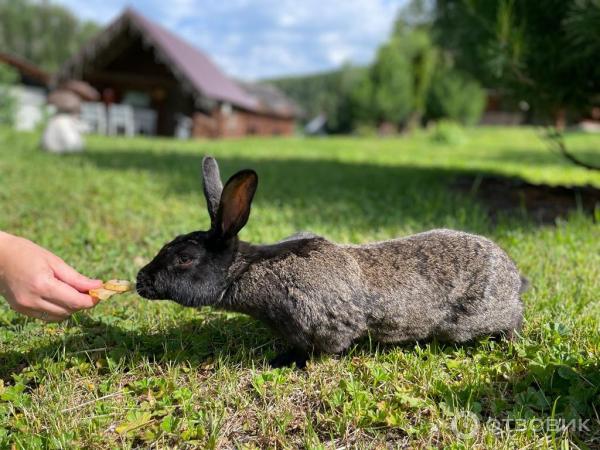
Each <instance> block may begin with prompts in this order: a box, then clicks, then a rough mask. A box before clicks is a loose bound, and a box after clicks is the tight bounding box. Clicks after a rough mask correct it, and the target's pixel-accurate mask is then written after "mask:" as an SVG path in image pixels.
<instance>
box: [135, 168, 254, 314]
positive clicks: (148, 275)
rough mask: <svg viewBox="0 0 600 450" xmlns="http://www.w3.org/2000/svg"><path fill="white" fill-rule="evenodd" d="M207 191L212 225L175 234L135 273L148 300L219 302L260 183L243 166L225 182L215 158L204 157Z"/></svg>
mask: <svg viewBox="0 0 600 450" xmlns="http://www.w3.org/2000/svg"><path fill="white" fill-rule="evenodd" d="M202 173H203V180H204V196H205V197H206V205H207V207H208V214H209V215H210V223H211V227H210V230H208V231H194V232H192V233H189V234H185V235H181V236H178V237H176V238H175V239H174V240H173V241H171V242H169V243H168V244H166V245H165V246H164V247H163V248H162V249H161V250H160V251H159V252H158V254H157V255H156V256H155V257H154V259H153V260H152V261H151V262H150V263H149V264H148V265H146V266H145V267H143V268H142V269H141V270H140V271H139V273H138V275H137V291H138V294H139V295H141V296H142V297H145V298H148V299H169V300H174V301H176V302H177V303H180V304H182V305H185V306H201V305H207V304H212V303H214V302H216V301H218V299H219V296H220V295H222V293H223V292H224V290H225V289H226V287H227V273H228V269H229V267H230V266H231V263H232V262H233V259H234V257H235V253H236V249H237V243H238V240H237V234H238V232H239V231H240V230H241V229H242V228H243V227H244V225H246V222H247V221H248V217H249V216H250V205H251V203H252V198H253V197H254V193H255V191H256V186H257V184H258V176H257V175H256V172H254V171H253V170H241V171H239V172H238V173H236V174H235V175H233V176H232V177H231V178H230V179H229V180H228V181H227V183H225V187H223V185H222V183H221V178H220V175H219V166H218V165H217V162H216V161H215V159H214V158H212V157H209V156H207V157H205V158H204V159H203V161H202Z"/></svg>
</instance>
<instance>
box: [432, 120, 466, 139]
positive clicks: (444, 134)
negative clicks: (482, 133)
mask: <svg viewBox="0 0 600 450" xmlns="http://www.w3.org/2000/svg"><path fill="white" fill-rule="evenodd" d="M431 139H432V140H433V141H435V142H438V143H440V144H449V145H460V144H463V143H464V142H465V141H466V140H467V136H466V135H465V132H464V130H463V127H462V126H461V125H460V124H459V123H457V122H454V121H452V120H447V119H443V120H440V121H439V122H437V123H436V124H435V125H434V126H433V131H432V133H431Z"/></svg>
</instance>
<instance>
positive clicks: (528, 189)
mask: <svg viewBox="0 0 600 450" xmlns="http://www.w3.org/2000/svg"><path fill="white" fill-rule="evenodd" d="M454 188H455V189H458V190H459V191H461V192H463V193H466V194H469V195H472V196H474V197H475V198H477V199H478V200H479V201H481V202H482V203H483V204H484V205H485V207H486V208H487V210H488V211H489V214H490V217H491V218H492V220H494V221H495V220H496V219H497V218H498V216H499V215H519V216H524V215H526V216H528V217H530V218H531V219H533V220H534V221H535V222H538V223H542V224H554V223H555V220H556V219H557V218H559V217H567V216H568V214H569V213H570V212H572V211H583V212H584V213H586V214H590V215H592V216H593V215H594V209H595V208H600V189H598V188H595V187H593V186H589V185H587V186H576V187H569V186H548V185H545V184H531V183H528V182H526V181H523V180H521V179H518V178H503V177H496V176H483V175H476V176H473V175H469V176H461V177H459V178H458V179H457V180H456V181H455V183H454Z"/></svg>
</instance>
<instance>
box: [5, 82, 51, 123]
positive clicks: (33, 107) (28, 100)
mask: <svg viewBox="0 0 600 450" xmlns="http://www.w3.org/2000/svg"><path fill="white" fill-rule="evenodd" d="M12 94H13V95H14V97H15V98H16V101H17V110H16V113H15V128H16V129H17V130H21V131H31V130H34V129H35V127H36V126H37V125H39V124H40V123H42V121H43V120H44V116H45V110H46V90H45V89H43V88H39V87H32V86H23V85H20V86H15V87H14V88H12Z"/></svg>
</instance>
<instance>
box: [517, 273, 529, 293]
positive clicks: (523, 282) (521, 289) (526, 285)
mask: <svg viewBox="0 0 600 450" xmlns="http://www.w3.org/2000/svg"><path fill="white" fill-rule="evenodd" d="M527 289H529V280H528V279H527V278H526V277H524V276H523V275H521V287H519V294H522V293H523V292H525V291H527Z"/></svg>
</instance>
